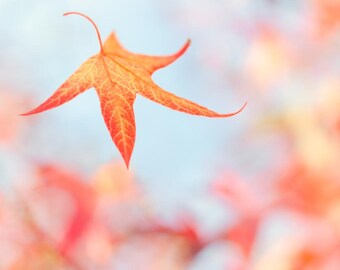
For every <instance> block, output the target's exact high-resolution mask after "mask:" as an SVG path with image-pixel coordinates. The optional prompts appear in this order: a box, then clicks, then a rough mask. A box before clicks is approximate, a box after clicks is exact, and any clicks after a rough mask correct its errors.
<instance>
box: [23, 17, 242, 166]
mask: <svg viewBox="0 0 340 270" xmlns="http://www.w3.org/2000/svg"><path fill="white" fill-rule="evenodd" d="M70 14H76V15H80V16H82V17H85V18H86V19H87V20H89V21H90V22H91V24H92V25H93V26H94V28H95V30H96V33H97V36H98V40H99V43H100V52H99V53H98V54H96V55H94V56H92V57H90V58H89V59H88V60H87V61H86V62H85V63H83V64H82V65H81V66H80V67H79V68H78V69H77V70H76V71H75V72H74V73H73V74H72V75H71V76H70V77H69V78H68V79H67V80H66V81H65V82H64V83H63V84H62V85H61V86H60V87H59V88H58V89H57V91H56V92H55V93H54V94H53V95H52V96H51V97H50V98H48V99H47V100H46V101H45V102H44V103H42V104H41V105H40V106H38V107H37V108H35V109H33V110H32V111H30V112H27V113H24V114H22V115H31V114H36V113H40V112H43V111H46V110H49V109H52V108H55V107H57V106H60V105H62V104H64V103H65V102H67V101H69V100H71V99H72V98H74V97H75V96H77V95H78V94H80V93H82V92H84V91H86V90H87V89H89V88H92V87H94V88H95V89H96V91H97V94H98V96H99V99H100V104H101V111H102V115H103V117H104V120H105V123H106V126H107V128H108V130H109V132H110V134H111V137H112V140H113V141H114V143H115V145H116V146H117V148H118V150H119V151H120V153H121V155H122V157H123V159H124V161H125V163H126V166H127V167H128V166H129V162H130V157H131V154H132V151H133V147H134V144H135V136H136V127H135V116H134V111H133V103H134V101H135V98H136V94H140V95H142V96H143V97H145V98H148V99H150V100H152V101H154V102H157V103H159V104H161V105H164V106H166V107H168V108H170V109H173V110H177V111H180V112H185V113H189V114H194V115H202V116H207V117H230V116H233V115H236V114H238V113H239V112H241V111H242V110H243V108H244V107H245V105H246V104H244V105H243V106H242V108H241V109H239V110H238V111H236V112H233V113H228V114H219V113H216V112H214V111H211V110H209V109H207V108H205V107H203V106H200V105H198V104H196V103H194V102H192V101H189V100H186V99H184V98H180V97H178V96H176V95H174V94H171V93H169V92H167V91H165V90H163V89H162V88H160V87H159V86H158V85H156V84H155V83H154V82H153V81H152V79H151V75H152V73H153V72H154V71H156V70H157V69H160V68H162V67H165V66H167V65H169V64H171V63H172V62H174V61H175V60H176V59H177V58H179V57H180V56H181V55H183V53H184V52H185V51H186V50H187V48H188V47H189V45H190V40H188V41H187V42H186V44H185V45H184V46H183V47H182V48H181V49H180V50H179V51H178V52H177V53H175V54H173V55H170V56H147V55H141V54H135V53H131V52H128V51H127V50H125V49H124V48H123V47H122V46H121V45H120V43H119V42H118V40H117V38H116V36H115V35H114V33H111V34H110V36H109V37H108V38H107V40H106V41H105V43H104V44H102V41H101V37H100V34H99V31H98V28H97V26H96V25H95V23H94V22H93V21H92V20H91V19H90V18H89V17H88V16H86V15H84V14H82V13H79V12H67V13H65V14H64V15H70Z"/></svg>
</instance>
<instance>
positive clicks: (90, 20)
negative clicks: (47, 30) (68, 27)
mask: <svg viewBox="0 0 340 270" xmlns="http://www.w3.org/2000/svg"><path fill="white" fill-rule="evenodd" d="M68 15H79V16H82V17H84V18H86V19H87V20H88V21H89V22H90V23H91V24H92V25H93V26H94V28H95V30H96V33H97V37H98V40H99V45H100V51H101V52H102V51H103V42H102V38H101V37H100V33H99V30H98V28H97V25H96V24H95V23H94V21H93V20H92V19H91V18H90V17H88V16H86V15H85V14H83V13H80V12H75V11H71V12H66V13H64V14H63V16H68Z"/></svg>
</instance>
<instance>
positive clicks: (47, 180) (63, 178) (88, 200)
mask: <svg viewBox="0 0 340 270" xmlns="http://www.w3.org/2000/svg"><path fill="white" fill-rule="evenodd" d="M38 174H39V178H40V179H41V183H42V184H43V185H44V187H46V188H57V189H60V190H62V191H63V192H65V193H67V194H69V195H70V197H71V199H72V203H73V204H74V206H73V208H74V211H73V216H72V218H71V220H70V221H69V226H68V227H67V228H65V233H64V236H63V239H62V241H61V243H60V250H61V251H62V252H67V251H68V250H69V249H70V248H72V247H73V246H74V245H75V244H76V243H77V241H78V239H79V238H80V237H81V236H82V234H83V233H84V231H85V230H86V229H87V227H88V225H89V224H90V222H91V221H92V217H93V212H94V209H95V205H96V194H95V192H94V191H93V190H92V188H91V187H90V186H89V185H88V184H86V183H85V182H84V180H83V179H82V178H81V177H80V176H78V175H77V174H75V173H71V172H68V171H67V170H64V169H61V168H59V167H56V166H52V165H45V166H40V167H39V168H38Z"/></svg>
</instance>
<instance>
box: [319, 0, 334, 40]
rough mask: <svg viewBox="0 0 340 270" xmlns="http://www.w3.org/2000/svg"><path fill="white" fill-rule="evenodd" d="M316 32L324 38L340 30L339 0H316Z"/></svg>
mask: <svg viewBox="0 0 340 270" xmlns="http://www.w3.org/2000/svg"><path fill="white" fill-rule="evenodd" d="M314 13H315V17H316V20H315V22H316V23H317V25H316V32H317V34H318V36H319V37H321V38H322V37H324V36H325V35H328V34H330V33H332V32H333V31H335V32H337V31H339V30H340V3H339V1H337V0H314Z"/></svg>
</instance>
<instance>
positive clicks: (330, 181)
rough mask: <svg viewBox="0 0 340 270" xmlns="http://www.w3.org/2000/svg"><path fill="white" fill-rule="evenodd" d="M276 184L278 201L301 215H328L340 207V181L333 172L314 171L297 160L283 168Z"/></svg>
mask: <svg viewBox="0 0 340 270" xmlns="http://www.w3.org/2000/svg"><path fill="white" fill-rule="evenodd" d="M280 175H281V176H280V177H279V179H278V181H277V191H278V193H279V196H281V198H280V200H279V201H280V202H281V204H282V205H284V206H289V207H291V209H292V210H295V211H300V212H301V213H304V214H312V215H321V216H325V215H327V213H328V211H329V208H330V207H332V206H333V205H338V204H339V205H340V181H339V179H337V178H336V175H333V172H332V171H315V170H311V169H310V168H309V167H306V166H305V165H304V164H302V163H299V162H298V161H296V162H292V164H291V165H290V166H287V167H285V168H283V169H282V172H280Z"/></svg>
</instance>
